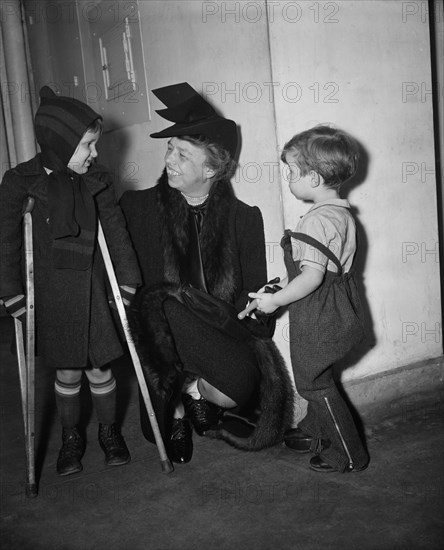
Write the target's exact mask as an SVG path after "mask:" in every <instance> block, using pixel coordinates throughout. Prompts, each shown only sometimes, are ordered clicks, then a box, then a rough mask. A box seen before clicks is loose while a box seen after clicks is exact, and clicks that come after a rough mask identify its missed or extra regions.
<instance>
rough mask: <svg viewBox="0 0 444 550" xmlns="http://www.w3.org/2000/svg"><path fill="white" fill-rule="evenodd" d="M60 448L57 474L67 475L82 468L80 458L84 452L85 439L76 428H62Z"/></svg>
mask: <svg viewBox="0 0 444 550" xmlns="http://www.w3.org/2000/svg"><path fill="white" fill-rule="evenodd" d="M62 443H63V445H62V448H61V449H60V451H59V457H58V459H57V473H58V474H59V476H69V475H70V474H75V473H77V472H81V471H82V470H83V466H82V463H81V462H80V459H81V458H82V456H83V454H84V453H85V447H86V446H85V441H84V440H83V438H82V437H81V435H80V434H79V432H78V431H77V428H69V429H68V428H63V432H62Z"/></svg>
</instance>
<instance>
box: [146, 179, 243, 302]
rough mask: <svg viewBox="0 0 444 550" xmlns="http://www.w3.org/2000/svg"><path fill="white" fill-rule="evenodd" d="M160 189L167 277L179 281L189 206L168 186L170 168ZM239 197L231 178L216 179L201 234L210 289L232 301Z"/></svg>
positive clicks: (203, 259)
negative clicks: (232, 221)
mask: <svg viewBox="0 0 444 550" xmlns="http://www.w3.org/2000/svg"><path fill="white" fill-rule="evenodd" d="M156 190H157V203H158V207H159V212H160V218H161V223H162V248H163V256H164V270H165V279H166V281H168V282H171V283H179V282H180V280H179V265H180V263H179V258H180V257H181V256H182V255H183V256H185V255H187V252H188V245H189V237H188V211H189V206H188V203H187V202H186V200H185V199H184V197H183V196H182V194H181V193H180V192H179V191H178V190H177V189H173V188H171V187H170V186H169V185H168V176H167V174H166V170H164V171H163V173H162V176H161V177H160V179H159V181H158V185H157V187H156ZM235 200H236V199H235V196H234V193H233V189H232V187H231V183H230V182H229V181H227V180H219V181H216V182H215V183H214V184H213V185H212V187H211V190H210V196H209V198H208V201H207V206H206V209H205V215H204V216H205V219H204V223H203V226H202V232H201V234H200V246H201V251H202V262H203V268H204V272H205V277H206V281H207V285H208V291H209V293H210V294H212V295H213V296H216V297H217V298H221V299H222V300H225V301H227V302H230V303H233V301H234V298H235V280H234V267H233V262H232V246H231V238H230V235H229V216H230V211H232V209H233V208H234V204H235Z"/></svg>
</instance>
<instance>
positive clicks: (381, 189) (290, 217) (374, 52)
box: [270, 1, 442, 379]
mask: <svg viewBox="0 0 444 550" xmlns="http://www.w3.org/2000/svg"><path fill="white" fill-rule="evenodd" d="M316 4H318V3H316ZM422 4H424V5H425V4H426V3H425V2H424V3H422V2H415V3H413V2H410V3H409V2H397V1H391V2H383V1H371V2H366V1H359V2H358V1H356V2H337V3H335V2H328V3H325V2H324V3H322V2H320V3H319V9H318V10H317V11H316V10H314V9H312V8H313V5H312V4H310V3H304V2H299V3H298V5H299V7H300V9H299V10H296V9H294V10H292V11H288V12H287V13H285V12H284V10H278V9H277V10H275V11H276V13H275V20H274V22H273V23H272V24H271V25H270V29H271V52H272V66H273V79H274V81H275V82H278V83H279V84H280V85H279V87H277V88H276V90H277V92H278V93H276V95H275V104H276V117H277V135H278V144H279V147H282V145H283V144H284V142H285V141H286V140H288V139H289V137H291V135H293V134H294V133H296V132H298V131H301V130H304V129H306V128H308V127H310V126H312V125H313V124H314V123H321V122H322V123H323V122H329V123H332V124H334V125H336V126H339V127H342V128H343V129H345V130H347V131H349V132H350V133H352V134H353V135H354V136H356V137H357V138H358V139H359V141H360V142H361V144H362V146H363V149H364V152H365V154H364V165H363V167H362V170H361V173H360V174H359V175H358V177H357V178H356V179H355V181H354V182H352V184H351V185H350V186H349V189H345V196H347V197H348V198H349V200H350V202H351V203H352V204H353V206H354V208H355V212H356V214H357V218H358V221H359V226H360V242H361V244H362V248H361V251H360V256H359V258H358V267H359V271H361V272H362V273H363V281H362V286H363V288H364V290H365V296H366V302H367V304H368V309H369V318H370V320H371V322H372V325H373V332H374V335H373V336H374V340H375V341H374V345H373V347H372V348H371V349H368V350H365V351H366V353H365V355H363V356H362V358H361V359H360V360H359V361H358V363H357V364H356V366H354V367H353V368H351V369H349V370H348V371H347V372H346V373H345V375H344V379H350V378H361V377H364V376H367V375H370V374H374V373H376V372H381V371H385V370H389V369H394V368H396V367H399V366H401V365H405V364H406V363H408V362H410V361H416V360H419V359H426V358H430V357H435V356H437V355H440V354H441V352H442V340H441V312H440V300H439V297H440V288H439V263H438V260H439V258H438V226H437V201H436V187H435V185H436V181H435V173H434V151H433V124H432V97H431V93H430V90H431V66H430V50H429V29H428V24H427V18H426V17H425V16H424V14H421V5H422ZM415 8H417V9H416V10H415ZM288 83H294V85H293V86H292V87H289V86H288ZM285 84H287V90H285V88H284V86H285ZM283 195H284V217H285V222H286V225H290V226H291V225H292V224H293V225H294V223H295V222H296V220H297V219H298V216H299V215H301V214H302V213H303V212H305V211H306V209H307V206H306V205H304V204H301V203H299V204H298V203H297V202H296V201H294V200H293V199H292V198H291V197H290V196H289V193H288V191H287V189H286V185H285V184H284V189H283ZM370 345H371V342H367V344H364V346H367V348H368V347H369V346H370Z"/></svg>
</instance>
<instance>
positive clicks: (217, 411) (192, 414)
mask: <svg viewBox="0 0 444 550" xmlns="http://www.w3.org/2000/svg"><path fill="white" fill-rule="evenodd" d="M182 399H183V404H184V407H185V414H186V415H187V417H188V418H189V419H190V420H191V423H192V424H193V428H194V430H195V432H196V433H197V435H204V433H205V432H206V431H207V430H209V429H210V428H212V427H214V426H215V425H216V424H218V423H219V420H220V418H221V416H222V414H223V412H224V411H223V409H221V407H218V406H217V405H214V404H213V403H210V402H209V401H207V400H206V399H204V398H203V397H201V398H200V399H193V398H192V397H191V395H188V394H186V393H185V394H183V395H182Z"/></svg>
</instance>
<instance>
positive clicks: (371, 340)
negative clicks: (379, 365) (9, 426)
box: [334, 143, 376, 380]
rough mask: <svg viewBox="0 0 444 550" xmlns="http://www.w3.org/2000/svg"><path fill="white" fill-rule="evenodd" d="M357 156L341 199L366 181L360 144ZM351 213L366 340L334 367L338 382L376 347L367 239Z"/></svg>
mask: <svg viewBox="0 0 444 550" xmlns="http://www.w3.org/2000/svg"><path fill="white" fill-rule="evenodd" d="M359 154H360V159H359V167H358V171H357V172H356V174H355V175H354V176H353V178H352V179H351V180H350V181H349V182H347V184H346V187H345V189H344V190H343V191H342V193H341V195H342V197H343V198H348V194H349V193H350V191H351V190H352V189H355V188H356V187H358V186H359V185H361V183H363V182H364V181H365V180H366V179H367V174H368V167H369V163H370V156H369V153H368V151H367V150H366V149H365V148H364V147H363V146H362V144H360V143H359ZM351 211H352V213H353V216H354V218H355V221H356V228H357V235H358V249H357V253H356V256H355V260H354V269H355V273H356V282H357V285H358V289H359V295H360V298H361V303H362V307H363V310H364V318H365V329H366V338H365V339H364V340H363V341H362V342H361V343H360V344H359V345H358V346H357V347H356V348H354V349H353V350H352V351H351V352H350V353H348V354H347V355H346V356H345V357H344V358H343V359H341V360H340V361H338V363H337V364H336V365H335V368H334V372H335V378H336V379H337V380H340V378H341V374H342V373H343V372H344V371H345V370H347V369H348V368H350V367H352V366H353V365H355V364H356V363H358V361H359V360H360V359H361V358H362V357H364V356H365V355H366V354H367V353H368V351H370V349H372V348H373V347H374V346H375V345H376V336H375V331H374V323H373V319H372V316H371V312H370V306H369V303H368V300H367V295H366V289H365V282H364V273H365V263H366V260H367V253H368V239H367V235H366V232H365V228H364V227H363V225H362V224H361V222H360V219H359V211H358V209H357V208H356V207H354V206H353V205H352V207H351Z"/></svg>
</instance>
